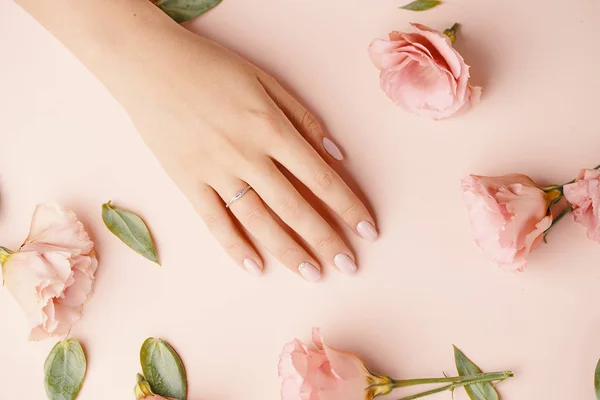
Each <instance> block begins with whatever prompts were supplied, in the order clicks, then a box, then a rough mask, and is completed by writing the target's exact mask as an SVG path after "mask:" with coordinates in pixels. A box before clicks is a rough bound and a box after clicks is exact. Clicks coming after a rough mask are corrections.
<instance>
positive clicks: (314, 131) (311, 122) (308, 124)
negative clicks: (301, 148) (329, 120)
mask: <svg viewBox="0 0 600 400" xmlns="http://www.w3.org/2000/svg"><path fill="white" fill-rule="evenodd" d="M300 121H301V122H300V123H301V125H302V126H303V127H304V128H305V129H306V130H307V131H308V133H310V134H311V135H315V136H316V135H320V134H321V132H322V128H321V124H320V123H319V121H318V120H317V118H316V117H315V116H314V115H312V114H311V113H309V112H308V111H306V110H304V111H303V112H302V118H301V120H300Z"/></svg>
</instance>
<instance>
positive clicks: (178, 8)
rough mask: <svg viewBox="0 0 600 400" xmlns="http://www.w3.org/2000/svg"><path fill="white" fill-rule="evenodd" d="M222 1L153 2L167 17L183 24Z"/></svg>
mask: <svg viewBox="0 0 600 400" xmlns="http://www.w3.org/2000/svg"><path fill="white" fill-rule="evenodd" d="M221 1H222V0H152V2H153V3H154V4H156V5H157V6H158V7H160V9H161V10H163V11H164V12H165V13H167V15H168V16H169V17H171V18H173V19H174V20H175V21H177V22H179V23H181V22H185V21H189V20H190V19H192V18H196V17H197V16H199V15H201V14H204V13H205V12H207V11H208V10H210V9H211V8H213V7H216V6H217V5H218V4H219V3H220V2H221Z"/></svg>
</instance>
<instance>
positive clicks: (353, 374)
mask: <svg viewBox="0 0 600 400" xmlns="http://www.w3.org/2000/svg"><path fill="white" fill-rule="evenodd" d="M313 342H314V344H315V346H316V347H317V349H316V350H313V349H309V348H308V347H307V346H306V345H305V344H304V343H302V342H301V341H299V340H297V339H296V340H294V341H293V342H291V343H288V344H287V345H286V346H285V347H284V348H283V352H282V354H281V357H280V360H279V376H280V377H281V378H282V379H283V383H282V388H281V400H313V399H319V400H370V399H372V398H373V396H374V395H375V394H384V393H376V391H377V389H379V390H382V388H384V389H385V391H389V388H388V387H387V386H381V387H377V386H376V385H373V386H371V385H372V384H373V383H375V382H376V381H377V379H378V378H379V379H381V378H383V377H376V376H373V375H371V374H370V373H369V371H368V370H367V368H366V367H365V366H364V364H363V363H362V361H361V360H360V359H359V358H358V357H356V356H355V355H353V354H350V353H345V352H342V351H339V350H335V349H332V348H331V347H329V346H327V345H325V344H324V343H323V338H322V337H321V334H320V333H319V330H318V329H314V330H313ZM370 387H371V388H372V390H370Z"/></svg>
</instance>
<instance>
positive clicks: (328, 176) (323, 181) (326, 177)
mask: <svg viewBox="0 0 600 400" xmlns="http://www.w3.org/2000/svg"><path fill="white" fill-rule="evenodd" d="M334 179H335V176H334V174H333V171H332V170H331V169H329V168H323V169H320V170H318V171H317V172H316V173H315V181H316V182H317V184H318V185H319V186H320V187H322V188H324V189H327V188H329V187H330V186H331V185H332V183H333V181H334Z"/></svg>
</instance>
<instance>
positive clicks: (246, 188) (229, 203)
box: [225, 185, 252, 208]
mask: <svg viewBox="0 0 600 400" xmlns="http://www.w3.org/2000/svg"><path fill="white" fill-rule="evenodd" d="M250 189H252V186H250V185H248V186H246V187H245V188H243V189H242V190H240V191H239V192H237V193H236V194H235V195H234V196H233V197H232V198H231V200H229V202H228V203H227V204H225V208H229V206H230V205H231V204H233V202H234V201H236V200H239V199H241V198H242V196H243V195H245V194H246V192H248V190H250Z"/></svg>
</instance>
